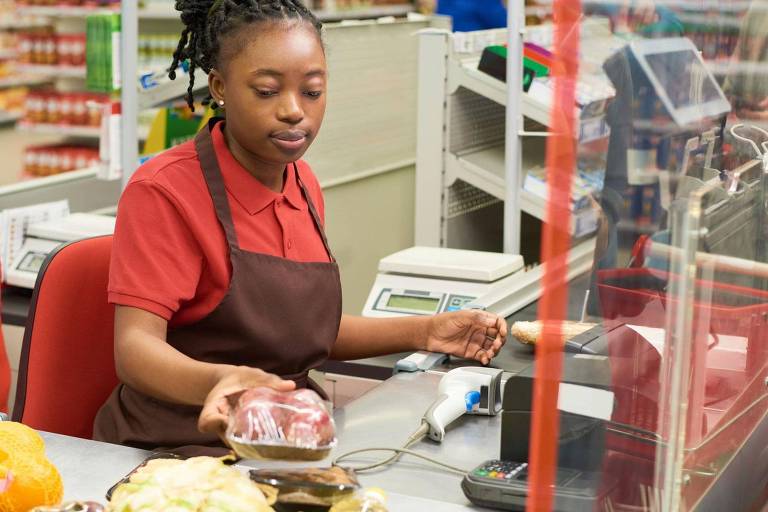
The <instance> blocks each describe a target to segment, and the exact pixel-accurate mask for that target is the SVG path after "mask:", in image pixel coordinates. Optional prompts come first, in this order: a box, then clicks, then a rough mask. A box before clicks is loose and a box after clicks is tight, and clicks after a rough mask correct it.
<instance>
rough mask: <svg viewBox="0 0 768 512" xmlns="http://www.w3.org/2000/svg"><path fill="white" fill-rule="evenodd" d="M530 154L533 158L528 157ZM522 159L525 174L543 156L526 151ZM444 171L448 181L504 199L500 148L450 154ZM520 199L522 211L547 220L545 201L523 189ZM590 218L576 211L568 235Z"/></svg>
mask: <svg viewBox="0 0 768 512" xmlns="http://www.w3.org/2000/svg"><path fill="white" fill-rule="evenodd" d="M531 153H534V154H533V155H531ZM523 155H524V158H523V163H522V168H523V171H524V172H525V171H527V170H528V169H533V168H534V167H536V166H540V165H542V164H543V157H544V154H543V152H532V151H526V152H524V153H523ZM526 157H527V158H526ZM536 158H538V160H536ZM446 167H447V171H448V175H449V176H450V177H453V178H454V179H460V180H461V181H463V182H466V183H469V184H470V185H472V186H473V187H475V188H478V189H480V190H482V191H483V192H486V193H487V194H490V195H492V196H494V197H496V198H497V199H500V200H502V201H503V200H504V199H505V198H506V183H505V179H504V145H503V144H499V145H495V146H490V147H485V148H479V149H477V150H473V151H468V152H463V153H462V154H461V155H457V156H454V155H450V154H449V155H448V157H447V165H446ZM519 198H520V209H521V210H522V211H524V212H526V213H527V214H529V215H532V216H534V217H536V218H537V219H539V220H542V221H543V220H544V218H545V216H546V200H545V199H544V198H542V197H539V196H537V195H536V194H533V193H531V192H529V191H528V190H526V189H524V188H521V189H520V195H519ZM592 215H594V212H592V210H579V211H575V212H574V217H575V218H574V219H572V225H571V233H574V230H575V225H576V222H578V221H579V220H581V221H582V222H587V223H588V222H589V220H588V219H587V218H586V216H592ZM580 218H581V219H580ZM581 234H584V233H581Z"/></svg>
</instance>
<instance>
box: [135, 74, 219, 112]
mask: <svg viewBox="0 0 768 512" xmlns="http://www.w3.org/2000/svg"><path fill="white" fill-rule="evenodd" d="M187 87H189V77H188V75H187V74H186V73H182V72H180V71H179V72H177V77H176V80H171V79H170V78H168V77H163V78H162V80H161V81H160V82H159V83H158V84H157V85H156V86H154V87H152V88H150V89H143V90H141V91H140V92H139V110H145V109H148V108H152V107H156V106H158V105H162V104H163V103H167V102H169V101H171V100H174V99H177V98H181V97H183V96H184V95H185V94H187ZM207 88H208V76H207V75H206V74H205V72H204V71H202V70H200V69H198V70H196V71H195V92H197V91H201V90H203V89H207Z"/></svg>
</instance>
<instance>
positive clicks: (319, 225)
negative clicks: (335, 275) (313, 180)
mask: <svg viewBox="0 0 768 512" xmlns="http://www.w3.org/2000/svg"><path fill="white" fill-rule="evenodd" d="M293 172H294V173H295V174H296V181H298V182H299V186H300V187H301V191H302V192H303V193H304V197H305V198H306V199H307V206H309V212H310V213H311V214H312V219H314V221H315V226H317V230H318V231H319V232H320V237H321V238H322V239H323V245H325V250H326V251H327V252H328V257H329V258H331V261H332V262H335V261H336V258H334V257H333V253H332V252H331V246H330V245H329V244H328V238H327V237H326V236H325V229H323V223H322V222H320V216H319V215H318V214H317V210H316V209H315V204H314V203H313V202H312V198H311V197H310V195H309V192H308V191H307V187H305V186H304V182H303V181H301V176H300V175H299V168H298V167H297V166H296V162H294V163H293Z"/></svg>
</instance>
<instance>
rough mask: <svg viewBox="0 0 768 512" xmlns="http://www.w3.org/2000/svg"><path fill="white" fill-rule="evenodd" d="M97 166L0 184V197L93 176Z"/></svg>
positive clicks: (96, 172)
mask: <svg viewBox="0 0 768 512" xmlns="http://www.w3.org/2000/svg"><path fill="white" fill-rule="evenodd" d="M98 172H99V170H98V168H96V167H86V168H85V169H78V170H76V171H67V172H62V173H59V174H54V175H52V176H41V177H36V178H32V179H29V180H24V181H20V182H18V183H12V184H10V185H3V186H0V197H3V196H10V195H13V194H17V193H20V192H24V191H28V190H32V189H35V188H38V187H41V186H45V185H48V186H50V185H56V184H58V183H66V182H68V181H78V180H83V179H87V178H95V177H96V176H97V175H98Z"/></svg>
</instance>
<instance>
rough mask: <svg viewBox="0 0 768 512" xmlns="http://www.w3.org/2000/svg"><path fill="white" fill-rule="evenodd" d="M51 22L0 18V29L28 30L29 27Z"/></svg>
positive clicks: (41, 25) (43, 25)
mask: <svg viewBox="0 0 768 512" xmlns="http://www.w3.org/2000/svg"><path fill="white" fill-rule="evenodd" d="M50 24H51V23H50V22H49V21H43V20H38V21H30V20H26V21H16V20H0V30H28V29H30V28H39V27H47V26H49V25H50Z"/></svg>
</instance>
